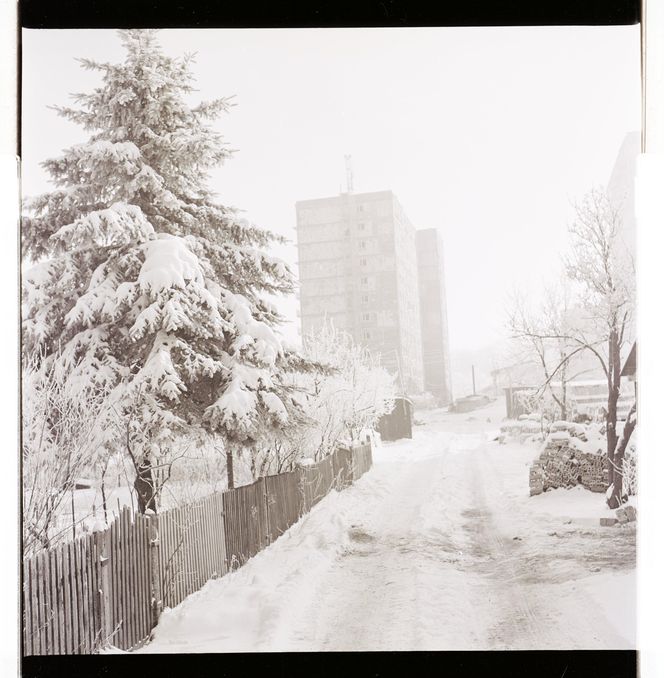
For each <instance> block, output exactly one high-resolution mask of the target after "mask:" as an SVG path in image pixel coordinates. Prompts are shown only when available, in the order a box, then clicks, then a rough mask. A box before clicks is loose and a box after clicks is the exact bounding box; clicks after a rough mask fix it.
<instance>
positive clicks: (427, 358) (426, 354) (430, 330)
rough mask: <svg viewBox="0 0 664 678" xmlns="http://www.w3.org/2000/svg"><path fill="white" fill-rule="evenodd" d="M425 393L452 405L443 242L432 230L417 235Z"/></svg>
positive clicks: (442, 402) (421, 231) (441, 402)
mask: <svg viewBox="0 0 664 678" xmlns="http://www.w3.org/2000/svg"><path fill="white" fill-rule="evenodd" d="M417 269H418V276H419V297H420V323H421V333H422V362H423V368H424V389H425V390H426V391H428V392H429V393H431V394H433V395H434V396H435V397H436V399H437V400H438V402H439V404H440V405H447V404H449V403H450V402H451V401H452V380H451V374H450V351H449V336H448V329H447V328H448V325H447V294H446V291H445V267H444V259H443V242H442V239H441V237H440V234H439V233H438V231H437V230H436V229H435V228H427V229H423V230H419V231H417Z"/></svg>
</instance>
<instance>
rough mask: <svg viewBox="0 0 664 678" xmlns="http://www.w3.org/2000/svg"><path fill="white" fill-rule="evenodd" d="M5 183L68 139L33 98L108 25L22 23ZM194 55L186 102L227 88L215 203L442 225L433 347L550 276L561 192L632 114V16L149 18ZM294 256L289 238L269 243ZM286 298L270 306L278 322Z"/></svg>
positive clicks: (75, 71) (35, 181)
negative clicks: (397, 215)
mask: <svg viewBox="0 0 664 678" xmlns="http://www.w3.org/2000/svg"><path fill="white" fill-rule="evenodd" d="M22 40H23V71H22V78H23V110H22V125H23V130H22V141H23V192H24V194H25V195H31V194H34V193H38V192H42V191H45V190H48V189H49V184H48V183H47V177H46V175H45V173H44V172H43V171H42V169H41V168H40V167H39V165H38V163H39V162H40V161H41V160H43V159H45V158H47V157H52V156H55V155H58V154H59V153H60V151H61V149H63V148H64V147H66V146H68V145H71V144H74V143H78V142H80V141H84V140H85V138H86V136H85V133H83V132H82V131H81V130H80V129H78V128H77V127H76V126H75V125H74V124H73V123H70V122H67V121H65V120H63V119H61V118H59V117H58V116H57V114H56V113H55V112H54V111H52V110H49V109H48V108H47V106H48V105H51V104H67V103H69V97H68V94H69V93H71V92H79V91H88V90H90V89H91V88H92V87H94V86H96V85H97V84H98V83H99V75H98V74H97V73H90V72H87V71H84V70H83V69H81V68H80V66H79V65H78V64H77V62H76V61H75V60H74V59H75V57H91V58H94V59H98V60H110V61H117V60H121V59H122V58H123V50H122V47H121V45H120V43H119V40H118V39H117V36H116V34H115V32H114V31H91V30H63V31H56V30H50V31H38V30H24V31H23V34H22ZM160 42H161V44H162V46H163V47H164V49H165V50H166V51H167V52H168V53H169V54H172V55H178V54H182V53H184V52H197V61H196V64H195V66H194V70H195V74H196V77H197V84H198V88H199V90H200V91H199V94H198V96H199V98H201V99H210V98H215V97H218V96H230V95H235V102H236V104H237V105H236V106H235V107H234V108H233V109H232V110H231V112H230V113H229V114H227V115H224V116H223V117H222V119H221V120H220V121H219V123H218V127H219V129H220V131H222V133H223V134H224V135H225V137H226V139H227V141H228V142H229V143H230V144H231V146H232V147H233V148H235V149H238V152H237V153H236V155H235V157H234V158H233V159H232V160H231V161H229V162H228V163H227V164H226V165H225V166H224V167H223V168H221V169H219V170H218V171H217V172H215V173H214V175H213V188H214V189H215V190H216V191H217V192H218V194H219V199H220V200H221V201H222V202H224V203H226V204H230V205H234V206H236V207H239V208H241V209H243V210H245V211H246V213H247V216H248V217H249V218H250V219H252V220H253V221H255V222H256V223H258V224H260V225H262V226H265V227H267V228H270V229H272V230H274V231H277V232H279V233H282V234H284V235H286V236H287V237H289V238H291V239H292V240H293V241H294V239H295V230H294V227H295V207H294V205H295V202H296V201H297V200H300V199H306V198H314V197H323V196H330V195H336V194H338V193H339V190H340V189H341V188H343V186H344V184H345V169H344V154H346V153H349V154H351V155H352V156H353V167H354V177H355V191H356V192H363V191H374V190H385V189H391V190H393V191H394V192H395V194H396V195H397V197H398V199H399V200H400V202H401V203H402V205H403V206H404V208H405V210H406V213H407V214H408V215H409V217H410V219H411V221H412V222H413V223H414V224H415V225H416V227H418V228H429V227H436V228H438V229H440V230H441V231H442V234H443V238H444V242H445V247H446V255H445V256H446V266H447V274H446V277H447V295H448V315H449V333H450V343H451V346H452V349H453V350H462V349H470V350H475V349H478V348H481V347H483V346H486V345H489V344H492V343H494V342H495V341H496V340H497V339H500V338H501V337H502V336H503V335H504V330H503V324H504V311H505V305H506V300H507V297H508V296H509V294H510V292H511V291H512V289H513V288H514V287H515V286H525V287H533V286H535V287H537V286H539V285H540V284H541V283H542V281H543V280H544V279H546V278H551V277H552V276H554V275H555V272H556V270H557V269H558V267H559V256H560V254H561V252H562V251H563V249H564V248H565V245H566V227H567V224H568V223H569V221H570V219H571V216H572V210H571V206H570V201H571V200H573V199H574V198H575V197H579V196H581V195H582V194H583V193H584V192H585V191H587V190H588V189H589V188H591V187H592V186H597V185H605V184H606V183H607V182H608V179H609V176H610V173H611V170H612V167H613V163H614V161H615V159H616V155H617V153H618V150H619V147H620V144H621V143H622V140H623V138H624V136H625V134H627V133H628V132H630V131H632V130H636V129H638V128H639V126H640V84H639V27H638V26H620V27H525V28H524V27H519V28H419V29H417V28H414V29H293V30H247V29H244V30H164V31H162V32H161V33H160ZM280 254H282V256H284V257H285V258H287V259H288V260H289V261H290V262H291V263H292V262H294V261H295V259H296V255H295V248H294V245H293V246H291V247H289V248H286V249H284V250H283V251H281V252H280ZM295 308H296V304H295V302H294V300H293V301H291V302H289V303H287V304H285V305H284V312H285V313H287V314H288V315H290V316H292V317H293V318H294V316H295Z"/></svg>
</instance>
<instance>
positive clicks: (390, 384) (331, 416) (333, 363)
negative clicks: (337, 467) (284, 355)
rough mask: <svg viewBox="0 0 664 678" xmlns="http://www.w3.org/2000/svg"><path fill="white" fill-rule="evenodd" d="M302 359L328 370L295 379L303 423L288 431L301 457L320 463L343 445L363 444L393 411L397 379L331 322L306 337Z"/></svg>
mask: <svg viewBox="0 0 664 678" xmlns="http://www.w3.org/2000/svg"><path fill="white" fill-rule="evenodd" d="M303 355H304V357H305V358H307V359H308V360H310V361H312V362H314V363H317V364H322V365H325V366H327V367H328V369H327V370H325V371H318V372H315V373H314V372H312V373H307V374H299V375H297V376H295V377H294V378H293V382H292V384H293V389H294V391H295V392H296V394H297V398H298V402H299V404H300V406H301V408H302V411H303V419H302V422H301V426H299V427H297V428H295V429H293V430H292V431H290V432H289V439H288V445H289V449H291V450H297V451H299V456H305V457H306V456H311V457H314V458H315V459H321V458H322V457H324V456H326V455H327V454H329V453H330V452H333V451H334V449H335V447H336V446H337V445H338V444H339V443H346V444H351V443H355V442H360V440H361V438H362V434H363V433H365V432H366V431H367V430H368V429H372V428H374V426H375V425H376V424H377V422H378V420H379V419H380V417H381V416H383V415H384V414H387V413H388V412H391V411H392V408H393V407H394V398H395V395H396V389H395V384H394V377H393V376H392V375H390V374H389V373H388V372H387V370H385V368H383V367H381V365H380V362H379V360H378V359H377V358H376V357H375V356H374V355H373V354H372V353H371V352H370V351H369V350H368V349H366V348H365V347H363V346H360V345H358V344H355V343H354V342H353V339H352V337H351V336H350V335H349V334H347V333H345V332H341V331H339V330H337V329H335V328H334V327H333V326H332V325H331V324H329V323H328V324H326V325H325V326H323V328H322V329H321V330H320V331H318V332H314V333H311V334H309V335H308V336H306V337H305V338H304V349H303ZM296 456H297V455H296Z"/></svg>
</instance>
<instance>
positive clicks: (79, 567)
mask: <svg viewBox="0 0 664 678" xmlns="http://www.w3.org/2000/svg"><path fill="white" fill-rule="evenodd" d="M82 545H83V538H82V537H79V538H78V539H77V540H76V541H75V542H74V556H75V558H76V593H77V595H78V628H79V630H80V645H81V653H82V654H83V653H84V654H87V653H88V645H87V640H86V639H87V636H88V627H87V623H86V621H87V620H86V615H85V614H84V613H85V606H86V604H87V601H86V598H85V591H84V588H83V575H84V573H85V564H84V562H83V558H82V550H81V547H82Z"/></svg>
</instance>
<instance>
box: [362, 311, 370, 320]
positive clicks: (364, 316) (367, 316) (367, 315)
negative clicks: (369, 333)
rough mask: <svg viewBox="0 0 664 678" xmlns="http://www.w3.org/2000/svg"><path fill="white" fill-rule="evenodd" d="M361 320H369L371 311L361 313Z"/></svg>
mask: <svg viewBox="0 0 664 678" xmlns="http://www.w3.org/2000/svg"><path fill="white" fill-rule="evenodd" d="M362 320H364V322H369V321H370V320H371V313H363V314H362Z"/></svg>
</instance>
